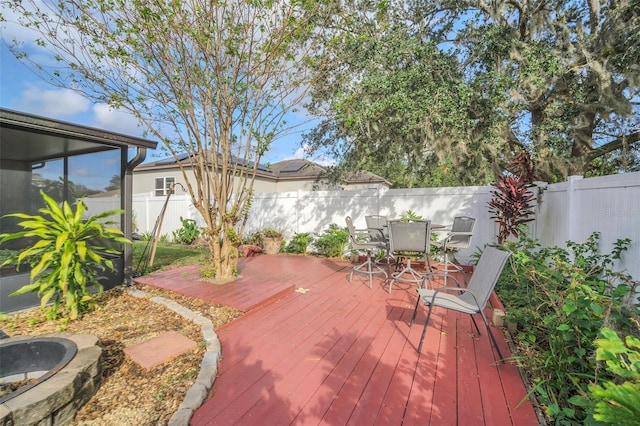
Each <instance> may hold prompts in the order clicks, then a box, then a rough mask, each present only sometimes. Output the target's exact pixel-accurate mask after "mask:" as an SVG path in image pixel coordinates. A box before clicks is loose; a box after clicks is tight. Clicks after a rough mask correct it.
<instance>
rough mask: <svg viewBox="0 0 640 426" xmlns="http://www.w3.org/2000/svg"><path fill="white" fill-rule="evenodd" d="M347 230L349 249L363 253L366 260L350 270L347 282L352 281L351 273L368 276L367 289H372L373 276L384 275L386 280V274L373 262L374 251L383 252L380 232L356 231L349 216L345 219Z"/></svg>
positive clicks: (384, 245)
mask: <svg viewBox="0 0 640 426" xmlns="http://www.w3.org/2000/svg"><path fill="white" fill-rule="evenodd" d="M345 220H346V222H347V228H348V229H349V240H350V243H351V247H352V248H353V249H354V250H357V251H358V252H362V253H365V255H366V260H365V261H364V263H361V264H358V265H356V266H354V267H353V269H351V273H350V274H349V282H351V280H352V279H353V273H354V272H358V273H361V274H367V275H368V276H369V288H373V275H375V274H384V277H385V280H386V279H387V278H388V275H387V272H386V271H385V270H384V268H382V267H381V266H379V265H378V264H376V263H375V262H374V261H373V258H372V255H373V252H374V251H379V250H385V249H386V242H385V239H384V238H383V237H382V236H381V231H373V230H371V229H356V228H355V227H354V226H353V221H352V220H351V216H347V217H346V219H345Z"/></svg>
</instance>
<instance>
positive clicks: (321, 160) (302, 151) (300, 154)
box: [283, 144, 336, 166]
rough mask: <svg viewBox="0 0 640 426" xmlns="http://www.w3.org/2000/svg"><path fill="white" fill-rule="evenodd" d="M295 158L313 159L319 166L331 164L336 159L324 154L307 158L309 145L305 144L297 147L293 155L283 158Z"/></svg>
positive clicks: (334, 162) (333, 163)
mask: <svg viewBox="0 0 640 426" xmlns="http://www.w3.org/2000/svg"><path fill="white" fill-rule="evenodd" d="M296 158H306V159H308V160H310V161H313V162H314V163H316V164H319V165H321V166H333V165H335V164H336V161H335V160H333V159H331V158H329V157H327V156H325V155H319V156H318V157H315V158H309V145H308V144H305V145H304V146H301V147H299V148H298V149H297V150H296V151H295V152H294V153H293V155H291V156H289V157H286V158H284V159H283V160H293V159H296Z"/></svg>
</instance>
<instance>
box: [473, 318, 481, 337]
mask: <svg viewBox="0 0 640 426" xmlns="http://www.w3.org/2000/svg"><path fill="white" fill-rule="evenodd" d="M471 321H473V325H474V326H475V327H476V331H477V332H478V336H480V335H481V333H480V329H479V328H478V323H477V322H476V317H474V316H473V314H471Z"/></svg>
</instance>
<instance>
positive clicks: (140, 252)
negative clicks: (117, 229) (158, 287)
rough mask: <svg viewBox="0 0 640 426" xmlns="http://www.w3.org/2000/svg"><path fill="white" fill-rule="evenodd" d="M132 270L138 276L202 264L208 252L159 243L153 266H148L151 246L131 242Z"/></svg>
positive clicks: (141, 242) (146, 243)
mask: <svg viewBox="0 0 640 426" xmlns="http://www.w3.org/2000/svg"><path fill="white" fill-rule="evenodd" d="M132 247H133V269H134V271H135V272H136V273H138V274H140V275H145V274H149V273H151V272H155V271H162V270H166V269H172V268H176V267H180V266H185V265H194V264H204V263H205V262H206V259H207V256H208V253H209V252H208V250H206V249H204V248H201V247H190V246H184V245H181V244H171V243H159V244H158V247H157V248H156V253H155V257H154V259H153V266H149V259H150V256H151V244H150V243H149V242H148V241H134V242H133V246H132Z"/></svg>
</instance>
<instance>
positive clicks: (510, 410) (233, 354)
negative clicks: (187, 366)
mask: <svg viewBox="0 0 640 426" xmlns="http://www.w3.org/2000/svg"><path fill="white" fill-rule="evenodd" d="M350 267H351V265H350V264H349V263H347V262H342V261H332V260H329V259H320V258H315V257H303V256H285V255H278V256H267V255H260V256H256V257H251V258H247V259H246V260H245V261H244V262H243V263H242V264H241V278H240V279H238V280H236V281H234V282H233V283H229V284H226V285H223V286H218V285H213V284H210V283H206V282H203V281H200V280H198V279H197V273H198V272H197V271H198V268H197V267H190V269H189V267H186V269H184V270H182V269H181V270H174V271H167V272H165V273H160V274H152V275H149V276H146V277H141V279H140V280H139V279H136V281H139V282H142V283H144V284H148V285H154V286H157V287H161V288H165V289H167V290H172V291H176V292H178V293H181V294H186V295H190V296H192V297H199V298H202V299H203V300H208V301H210V302H211V303H216V304H226V305H229V306H243V309H245V310H246V312H247V314H246V315H244V316H243V317H242V318H240V319H238V320H236V321H234V322H232V323H230V324H227V325H225V326H224V327H222V328H221V329H220V330H217V332H218V335H219V338H220V340H221V344H222V360H221V362H220V365H219V374H218V377H217V379H216V382H215V384H214V388H213V391H212V392H211V395H210V398H209V399H208V400H207V401H205V403H204V404H203V405H202V407H200V408H199V409H198V410H196V412H195V414H194V416H193V418H192V420H191V424H192V425H194V426H200V425H213V424H220V425H232V424H238V425H253V424H256V425H261V424H296V425H313V424H323V425H343V424H349V425H367V424H378V425H400V424H402V425H411V424H420V425H424V424H432V425H437V426H439V425H449V424H451V425H454V424H459V425H476V424H478V425H482V424H483V425H497V424H499V425H509V424H511V425H534V424H538V422H537V418H536V416H535V413H534V410H533V406H532V404H531V403H530V402H529V401H526V402H525V403H524V404H522V406H520V407H519V408H517V409H516V408H515V407H516V405H517V404H518V403H519V402H520V400H521V399H522V398H523V397H524V396H525V394H526V390H525V387H524V384H523V383H522V379H521V377H520V375H519V372H518V370H517V368H516V367H515V366H514V365H511V364H509V363H508V362H507V363H504V364H497V363H496V362H495V355H494V351H493V349H492V347H491V345H490V342H489V339H488V336H487V335H486V334H487V333H486V330H484V329H483V328H482V327H483V324H482V323H481V319H480V318H477V321H478V324H479V326H480V327H481V332H482V334H481V335H480V336H477V333H476V332H475V329H474V327H473V324H472V322H471V321H470V318H469V316H468V315H461V314H457V313H452V312H448V311H445V310H442V309H435V310H434V312H433V314H432V317H431V321H430V324H429V326H428V328H427V334H426V337H425V343H424V346H423V348H422V353H421V354H418V353H417V350H416V348H417V346H418V342H419V339H420V334H421V332H422V328H423V325H424V321H425V312H426V310H425V309H424V307H420V308H419V312H418V315H417V318H416V322H415V324H414V325H413V327H409V322H410V320H411V315H412V314H413V308H414V306H415V300H416V294H415V286H414V285H411V284H404V283H403V284H402V285H401V286H394V288H393V290H392V292H391V294H389V293H388V287H387V286H386V285H385V284H384V283H383V282H382V281H381V279H380V278H379V277H376V279H375V280H374V285H373V288H372V289H369V283H368V280H367V278H366V277H364V276H360V275H355V276H354V278H353V281H352V282H351V283H350V282H348V281H347V275H348V273H349V271H350ZM297 288H301V289H303V290H302V292H294V291H293V289H297ZM494 332H495V333H496V337H497V338H498V340H499V343H500V346H501V350H502V351H503V353H504V355H505V356H508V355H509V350H508V345H507V344H506V341H505V338H504V335H503V333H502V331H501V330H499V329H495V328H494Z"/></svg>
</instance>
